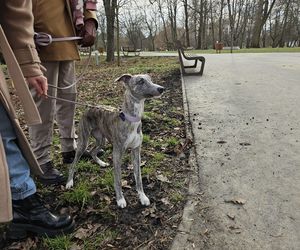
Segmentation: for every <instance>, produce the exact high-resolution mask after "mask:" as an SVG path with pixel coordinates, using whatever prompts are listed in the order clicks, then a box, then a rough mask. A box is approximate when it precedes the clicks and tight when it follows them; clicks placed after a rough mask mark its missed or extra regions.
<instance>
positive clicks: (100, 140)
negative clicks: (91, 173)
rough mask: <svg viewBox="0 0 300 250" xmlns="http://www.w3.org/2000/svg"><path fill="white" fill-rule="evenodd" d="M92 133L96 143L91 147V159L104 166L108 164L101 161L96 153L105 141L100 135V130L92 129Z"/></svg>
mask: <svg viewBox="0 0 300 250" xmlns="http://www.w3.org/2000/svg"><path fill="white" fill-rule="evenodd" d="M92 135H93V136H94V138H95V139H96V145H95V146H94V147H93V148H92V149H91V151H90V154H91V156H92V157H93V160H94V161H95V162H96V163H97V164H98V165H99V166H100V167H106V166H108V165H109V164H108V163H106V162H104V161H101V160H100V159H99V158H98V156H97V154H98V153H99V152H100V151H101V150H102V148H103V146H104V143H105V138H104V137H103V136H102V134H101V132H100V131H99V130H96V129H94V130H92Z"/></svg>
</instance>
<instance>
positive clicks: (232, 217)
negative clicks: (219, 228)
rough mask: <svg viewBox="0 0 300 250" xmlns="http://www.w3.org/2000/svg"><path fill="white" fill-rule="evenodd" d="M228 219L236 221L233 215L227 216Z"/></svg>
mask: <svg viewBox="0 0 300 250" xmlns="http://www.w3.org/2000/svg"><path fill="white" fill-rule="evenodd" d="M227 216H228V218H229V219H231V220H234V219H235V216H234V215H233V214H227Z"/></svg>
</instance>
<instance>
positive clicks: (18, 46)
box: [0, 0, 42, 222]
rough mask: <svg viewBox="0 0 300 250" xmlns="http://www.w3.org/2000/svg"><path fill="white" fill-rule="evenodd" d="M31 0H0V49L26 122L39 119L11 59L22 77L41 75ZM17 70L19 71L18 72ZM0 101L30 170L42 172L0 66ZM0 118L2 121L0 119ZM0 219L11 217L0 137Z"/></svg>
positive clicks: (6, 219)
mask: <svg viewBox="0 0 300 250" xmlns="http://www.w3.org/2000/svg"><path fill="white" fill-rule="evenodd" d="M31 8H32V6H31V0H18V1H9V0H0V24H1V26H0V36H1V37H0V50H1V51H2V53H3V55H4V58H5V61H6V63H7V66H8V70H9V72H10V75H11V78H12V80H13V81H14V86H15V89H16V92H17V95H18V96H19V99H20V101H21V104H22V106H23V110H24V114H25V119H26V121H27V123H28V124H37V123H40V122H41V120H40V117H39V113H38V111H37V109H36V107H35V104H34V101H33V100H32V97H31V94H30V92H29V89H28V86H27V84H26V83H25V81H24V77H23V76H22V74H21V71H18V69H19V67H18V65H17V64H16V63H15V61H14V59H15V58H14V56H13V54H14V55H15V57H16V59H17V61H18V63H19V64H20V67H21V70H22V72H23V75H24V76H25V77H30V76H38V75H42V71H41V67H40V60H39V58H38V55H37V51H36V49H35V45H34V42H33V39H32V37H33V16H32V13H31ZM2 28H3V30H4V32H5V35H6V38H7V40H8V42H9V44H10V46H11V48H12V50H13V54H11V55H10V53H9V51H8V49H7V43H6V42H7V40H6V38H5V36H4V35H3V33H1V31H2ZM18 72H19V74H18ZM0 102H1V104H2V105H3V106H4V107H5V109H6V110H7V112H8V114H9V117H10V118H11V121H12V123H13V126H14V128H15V131H16V134H17V138H18V144H19V146H20V148H21V150H22V152H23V155H24V157H25V158H26V159H27V161H28V163H29V165H30V167H31V172H32V173H34V174H42V170H41V169H40V167H39V165H38V163H37V161H36V159H35V157H34V154H33V152H32V150H31V148H30V146H29V143H28V141H27V139H26V137H25V135H24V133H23V131H22V129H21V127H20V125H19V122H18V119H17V117H16V113H15V111H14V107H13V104H12V102H11V99H10V95H9V91H8V89H7V83H6V81H5V78H4V75H3V72H2V70H1V69H0ZM0 122H1V121H0ZM0 136H1V135H0ZM0 190H1V192H0V222H7V221H9V220H11V219H12V208H11V192H10V184H9V176H8V168H7V163H6V158H5V153H4V148H3V144H2V139H0Z"/></svg>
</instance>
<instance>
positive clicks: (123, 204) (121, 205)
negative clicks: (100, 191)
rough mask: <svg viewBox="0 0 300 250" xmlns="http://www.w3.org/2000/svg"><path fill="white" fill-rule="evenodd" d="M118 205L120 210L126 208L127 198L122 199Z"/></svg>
mask: <svg viewBox="0 0 300 250" xmlns="http://www.w3.org/2000/svg"><path fill="white" fill-rule="evenodd" d="M117 204H118V207H120V208H124V207H126V200H125V198H124V197H123V198H122V199H120V200H118V201H117Z"/></svg>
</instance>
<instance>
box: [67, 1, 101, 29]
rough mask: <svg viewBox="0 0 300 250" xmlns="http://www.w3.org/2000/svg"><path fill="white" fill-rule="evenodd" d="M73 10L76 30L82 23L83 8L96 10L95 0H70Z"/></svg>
mask: <svg viewBox="0 0 300 250" xmlns="http://www.w3.org/2000/svg"><path fill="white" fill-rule="evenodd" d="M70 1H71V8H72V11H73V21H74V25H75V27H76V29H77V30H80V28H81V27H82V26H83V25H84V15H83V13H84V9H85V10H94V11H95V10H97V6H96V5H97V0H70Z"/></svg>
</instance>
